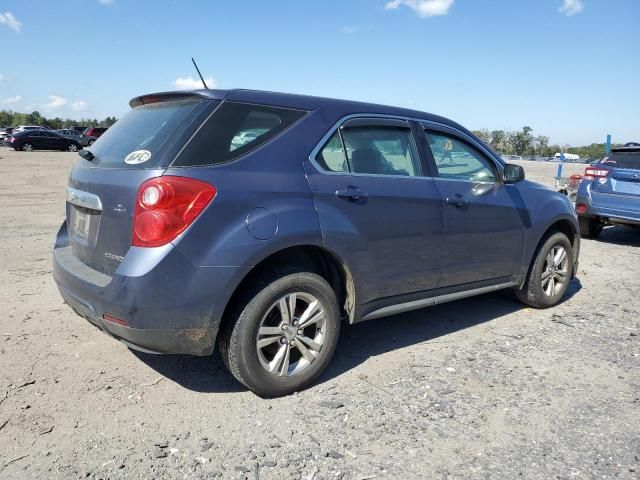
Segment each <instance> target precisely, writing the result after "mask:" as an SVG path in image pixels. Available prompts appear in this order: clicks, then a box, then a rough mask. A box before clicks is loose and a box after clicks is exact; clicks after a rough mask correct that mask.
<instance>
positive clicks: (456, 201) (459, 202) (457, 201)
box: [446, 195, 469, 208]
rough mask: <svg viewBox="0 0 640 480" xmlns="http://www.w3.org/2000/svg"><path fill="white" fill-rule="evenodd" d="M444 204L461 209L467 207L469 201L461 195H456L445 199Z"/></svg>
mask: <svg viewBox="0 0 640 480" xmlns="http://www.w3.org/2000/svg"><path fill="white" fill-rule="evenodd" d="M446 202H447V203H448V204H449V205H453V206H454V207H456V208H462V207H466V206H467V205H469V200H468V199H467V198H465V197H463V196H462V195H456V196H454V197H447V198H446Z"/></svg>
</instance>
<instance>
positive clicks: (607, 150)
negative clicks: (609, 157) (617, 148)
mask: <svg viewBox="0 0 640 480" xmlns="http://www.w3.org/2000/svg"><path fill="white" fill-rule="evenodd" d="M605 151H606V153H611V134H609V135H607V145H606V146H605Z"/></svg>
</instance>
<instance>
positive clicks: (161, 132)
mask: <svg viewBox="0 0 640 480" xmlns="http://www.w3.org/2000/svg"><path fill="white" fill-rule="evenodd" d="M203 102H204V101H203V100H199V99H190V100H179V101H171V102H159V103H153V104H149V105H142V106H139V107H136V108H134V109H132V110H130V111H129V112H128V113H127V114H125V115H124V116H123V117H122V118H121V119H120V120H118V121H117V122H116V123H115V124H114V125H113V126H112V127H111V128H109V129H108V130H107V131H106V132H105V133H104V134H103V135H102V136H101V137H100V138H99V139H98V140H96V142H95V143H94V144H93V145H92V146H91V147H89V150H90V151H91V153H93V155H94V156H95V159H94V160H93V161H92V163H93V164H94V165H96V166H100V167H106V168H114V167H119V168H125V167H126V168H153V167H156V166H158V164H159V160H160V158H161V157H162V154H163V153H166V152H164V151H163V149H164V148H165V147H166V146H167V145H168V144H170V143H173V142H175V141H176V140H177V139H178V137H180V136H181V135H182V134H183V133H184V131H185V130H186V129H187V128H188V126H189V124H191V123H192V122H191V121H192V120H193V116H194V114H195V112H196V111H197V110H198V109H199V107H200V106H201V105H202V104H203Z"/></svg>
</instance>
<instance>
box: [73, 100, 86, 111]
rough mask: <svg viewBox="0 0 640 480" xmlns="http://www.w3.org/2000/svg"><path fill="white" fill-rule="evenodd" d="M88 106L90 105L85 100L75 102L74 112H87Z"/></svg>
mask: <svg viewBox="0 0 640 480" xmlns="http://www.w3.org/2000/svg"><path fill="white" fill-rule="evenodd" d="M88 106H89V104H88V103H87V102H85V101H84V100H78V101H77V102H73V103H72V104H71V108H72V109H73V111H74V112H81V111H83V110H86V109H87V107H88Z"/></svg>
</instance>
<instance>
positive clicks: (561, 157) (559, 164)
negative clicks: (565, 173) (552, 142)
mask: <svg viewBox="0 0 640 480" xmlns="http://www.w3.org/2000/svg"><path fill="white" fill-rule="evenodd" d="M559 160H560V162H559V163H558V174H557V175H556V176H557V177H558V178H562V167H563V166H564V150H561V151H560V159H559Z"/></svg>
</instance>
